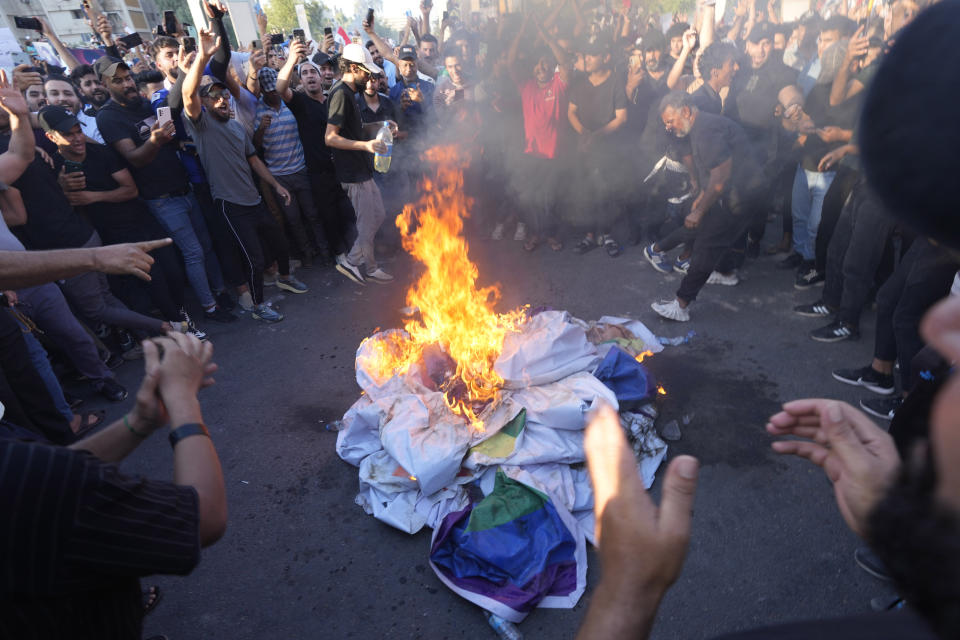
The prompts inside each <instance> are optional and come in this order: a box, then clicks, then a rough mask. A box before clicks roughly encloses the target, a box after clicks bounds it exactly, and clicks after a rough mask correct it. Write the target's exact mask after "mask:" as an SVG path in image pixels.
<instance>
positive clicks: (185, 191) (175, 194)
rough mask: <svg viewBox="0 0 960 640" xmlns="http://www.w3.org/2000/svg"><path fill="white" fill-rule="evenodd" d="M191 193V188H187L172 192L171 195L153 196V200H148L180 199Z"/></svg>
mask: <svg viewBox="0 0 960 640" xmlns="http://www.w3.org/2000/svg"><path fill="white" fill-rule="evenodd" d="M188 193H190V187H189V186H186V187H184V188H183V189H178V190H177V191H171V192H170V193H164V194H162V195H159V196H153V197H152V198H147V199H148V200H162V199H164V198H179V197H181V196H185V195H187V194H188Z"/></svg>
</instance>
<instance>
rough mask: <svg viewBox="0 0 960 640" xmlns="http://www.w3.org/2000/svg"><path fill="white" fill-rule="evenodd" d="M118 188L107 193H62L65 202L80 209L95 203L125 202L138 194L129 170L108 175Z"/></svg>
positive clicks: (82, 191) (83, 191) (81, 191)
mask: <svg viewBox="0 0 960 640" xmlns="http://www.w3.org/2000/svg"><path fill="white" fill-rule="evenodd" d="M110 175H111V177H112V178H113V179H114V180H115V181H116V182H117V184H119V185H120V186H119V187H117V188H116V189H110V190H109V191H85V190H80V191H64V192H63V193H64V195H65V196H67V200H69V201H70V204H72V205H73V206H75V207H82V206H84V205H88V204H94V203H97V202H127V201H129V200H133V199H134V198H136V197H137V195H138V194H139V190H138V189H137V185H136V183H134V181H133V176H132V175H131V174H130V170H129V169H121V170H120V171H117V172H115V173H112V174H110Z"/></svg>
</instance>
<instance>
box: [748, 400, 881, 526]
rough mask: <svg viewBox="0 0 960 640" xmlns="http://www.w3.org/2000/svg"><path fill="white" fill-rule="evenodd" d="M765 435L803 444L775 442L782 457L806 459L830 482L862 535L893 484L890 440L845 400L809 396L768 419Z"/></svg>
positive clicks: (845, 516)
mask: <svg viewBox="0 0 960 640" xmlns="http://www.w3.org/2000/svg"><path fill="white" fill-rule="evenodd" d="M767 432H768V433H770V434H771V435H774V436H795V437H798V438H804V440H778V441H777V442H774V443H773V444H772V445H771V446H772V447H773V450H774V451H776V452H777V453H780V454H785V455H794V456H799V457H801V458H806V459H807V460H809V461H810V462H812V463H814V464H815V465H817V466H818V467H820V468H822V469H823V471H824V473H826V474H827V478H829V480H830V482H832V483H833V491H834V494H835V496H836V499H837V506H838V507H839V508H840V514H841V515H842V516H843V519H844V520H845V521H846V523H847V526H849V527H850V529H852V530H853V532H854V533H856V534H857V535H859V536H860V537H865V534H866V528H867V518H868V516H869V514H870V512H871V510H872V509H873V507H874V505H876V504H877V502H878V501H879V500H880V499H881V498H882V497H883V495H884V493H885V492H886V490H887V488H888V487H889V486H890V485H891V483H893V481H894V479H895V477H896V475H897V471H898V470H899V468H900V456H899V455H898V454H897V448H896V446H894V443H893V438H891V437H890V435H889V434H888V433H887V432H886V431H884V430H883V429H881V428H880V427H878V426H877V425H875V424H874V423H873V421H872V420H870V418H868V417H867V416H866V414H864V413H863V412H862V411H859V410H857V409H854V408H853V407H851V406H850V405H848V404H846V403H845V402H839V401H836V400H825V399H818V398H810V399H804V400H794V401H793V402H788V403H786V404H785V405H783V411H781V412H780V413H777V414H775V415H773V416H771V417H770V422H768V423H767Z"/></svg>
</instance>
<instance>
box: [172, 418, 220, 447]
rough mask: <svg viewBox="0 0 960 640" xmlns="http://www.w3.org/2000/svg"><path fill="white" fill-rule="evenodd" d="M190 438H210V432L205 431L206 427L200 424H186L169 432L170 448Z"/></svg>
mask: <svg viewBox="0 0 960 640" xmlns="http://www.w3.org/2000/svg"><path fill="white" fill-rule="evenodd" d="M190 436H207V437H208V438H209V437H210V432H209V431H207V427H206V425H204V424H203V423H202V422H188V423H187V424H182V425H180V426H179V427H177V428H176V429H172V430H171V431H170V436H169V438H168V439H169V440H170V446H171V447H176V446H177V443H178V442H180V441H181V440H183V439H184V438H189V437H190Z"/></svg>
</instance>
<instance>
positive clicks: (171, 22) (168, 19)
mask: <svg viewBox="0 0 960 640" xmlns="http://www.w3.org/2000/svg"><path fill="white" fill-rule="evenodd" d="M163 30H164V31H166V32H167V35H172V34H174V33H176V32H177V15H176V14H175V13H174V12H173V11H164V12H163Z"/></svg>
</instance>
